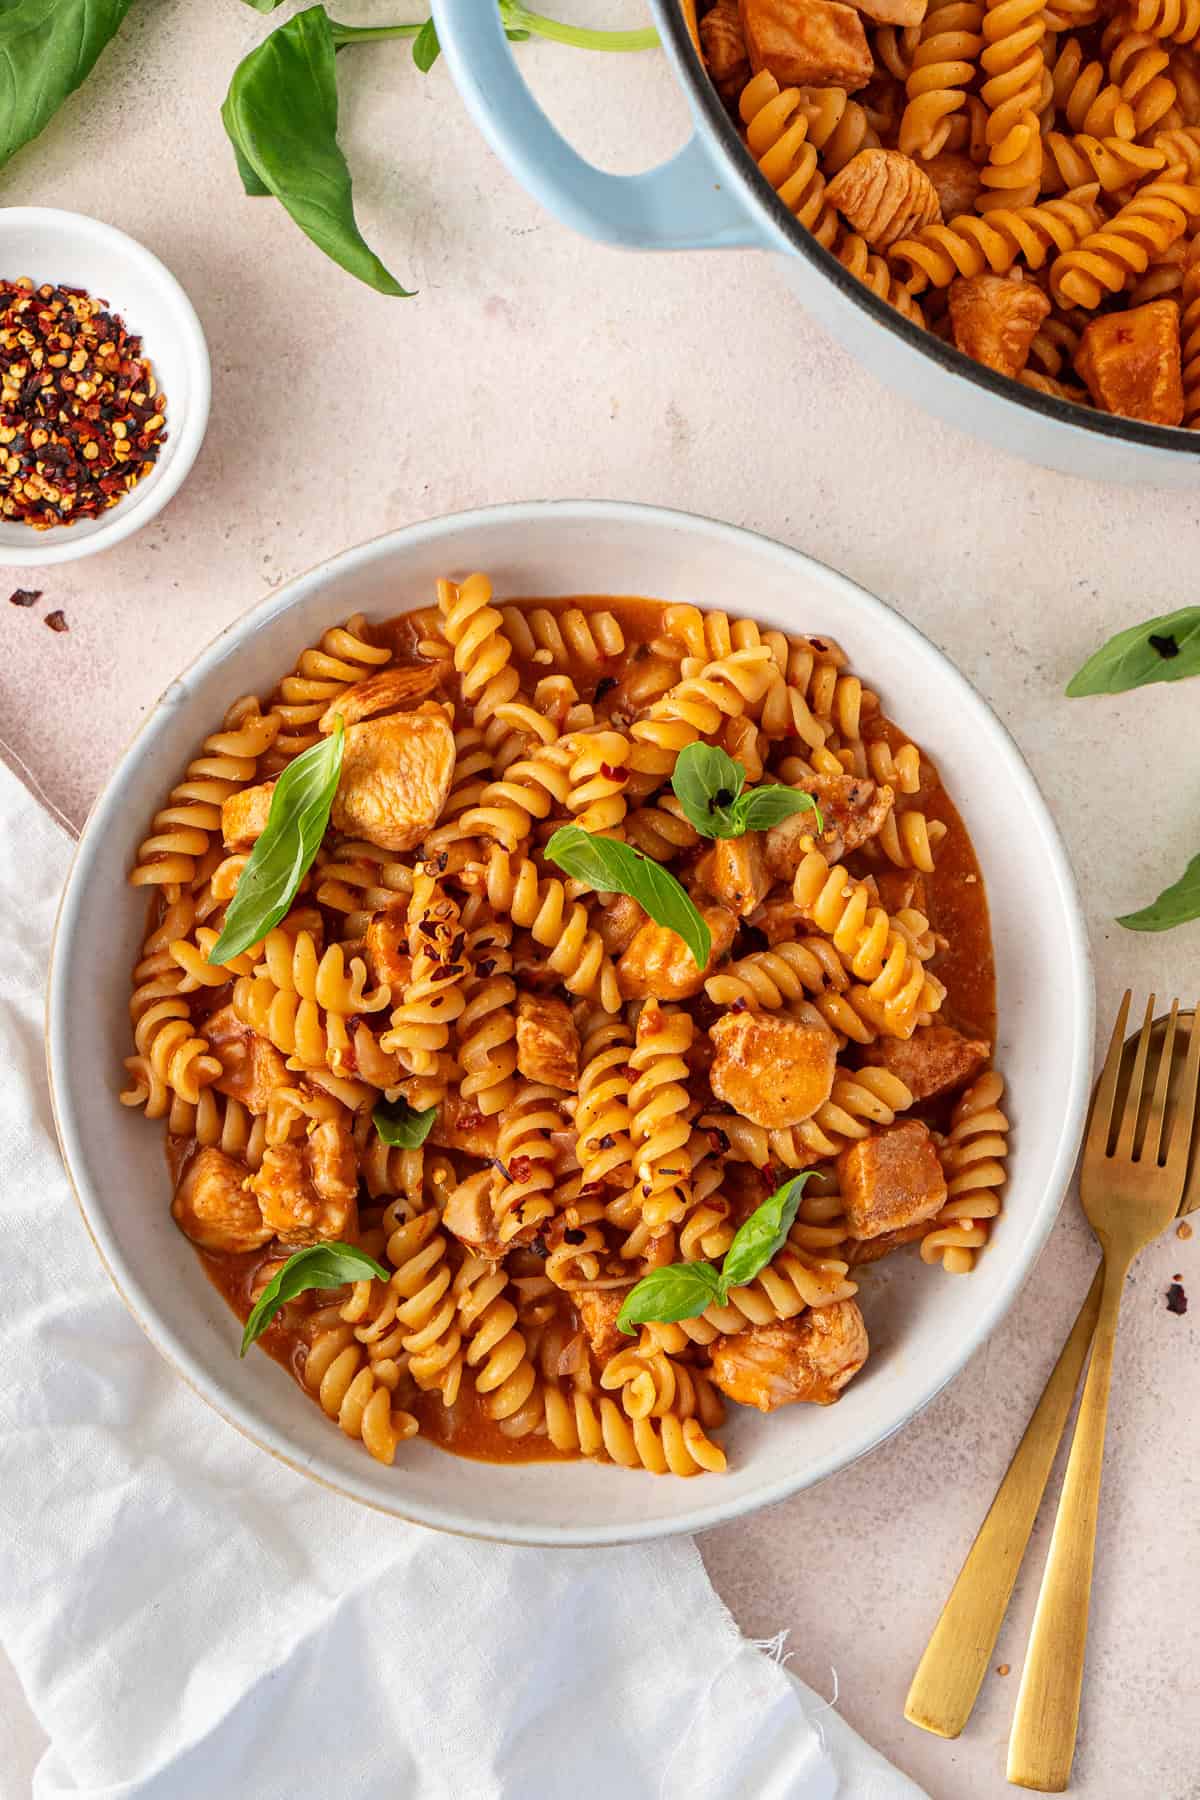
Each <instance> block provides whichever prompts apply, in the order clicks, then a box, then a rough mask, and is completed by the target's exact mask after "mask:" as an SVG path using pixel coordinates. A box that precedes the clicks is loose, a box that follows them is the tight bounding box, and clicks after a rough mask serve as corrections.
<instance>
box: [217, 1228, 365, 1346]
mask: <svg viewBox="0 0 1200 1800" xmlns="http://www.w3.org/2000/svg"><path fill="white" fill-rule="evenodd" d="M372 1275H374V1276H376V1277H377V1278H378V1279H379V1280H380V1281H389V1280H390V1279H391V1277H390V1276H389V1274H388V1272H387V1270H386V1269H385V1268H382V1267H381V1266H380V1264H379V1263H377V1262H376V1261H375V1258H374V1257H373V1256H368V1255H367V1253H366V1251H365V1250H357V1249H355V1247H354V1245H353V1244H336V1243H335V1244H309V1245H308V1247H307V1248H306V1249H304V1250H296V1251H294V1252H293V1254H292V1255H291V1256H289V1257H288V1259H287V1261H286V1262H285V1263H284V1265H283V1267H282V1269H280V1271H279V1273H278V1275H276V1276H274V1277H273V1278H272V1279H271V1280H270V1281H268V1283H267V1285H266V1287H265V1288H264V1289H263V1291H262V1293H261V1294H260V1295H259V1296H258V1299H257V1300H256V1301H255V1302H254V1310H253V1311H252V1312H251V1314H250V1317H249V1318H248V1319H247V1320H246V1329H245V1331H243V1333H242V1347H241V1349H240V1350H239V1352H238V1355H239V1356H245V1354H246V1352H247V1350H248V1349H249V1348H250V1346H251V1344H252V1343H253V1342H254V1341H255V1339H256V1338H260V1337H261V1336H262V1334H263V1332H264V1331H265V1330H266V1329H267V1326H268V1325H269V1324H270V1323H271V1320H272V1319H273V1318H274V1317H275V1314H276V1313H277V1312H278V1311H279V1309H280V1307H281V1306H283V1305H284V1304H285V1302H286V1301H288V1300H294V1299H295V1298H296V1296H297V1294H304V1293H307V1292H308V1290H309V1289H310V1288H333V1287H344V1286H345V1284H346V1282H348V1281H365V1280H366V1279H367V1278H368V1277H369V1276H372Z"/></svg>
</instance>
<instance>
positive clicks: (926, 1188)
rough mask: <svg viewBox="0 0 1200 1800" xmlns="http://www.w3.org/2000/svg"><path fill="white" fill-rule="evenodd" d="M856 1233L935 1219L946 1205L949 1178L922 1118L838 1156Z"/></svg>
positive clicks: (878, 1133)
mask: <svg viewBox="0 0 1200 1800" xmlns="http://www.w3.org/2000/svg"><path fill="white" fill-rule="evenodd" d="M838 1175H839V1177H840V1179H841V1186H842V1205H843V1207H844V1209H845V1213H846V1223H847V1224H848V1225H849V1227H850V1235H851V1237H856V1238H874V1237H880V1236H882V1234H883V1233H884V1232H888V1231H901V1230H903V1229H904V1228H905V1227H906V1226H909V1225H916V1224H918V1223H920V1221H921V1220H923V1219H932V1217H933V1215H934V1214H935V1213H937V1212H940V1211H941V1209H942V1207H943V1206H944V1205H945V1204H946V1177H945V1175H944V1174H943V1172H942V1165H941V1163H940V1162H939V1160H938V1153H937V1150H936V1148H935V1146H934V1142H933V1137H932V1134H931V1133H930V1131H929V1128H928V1126H926V1125H922V1124H921V1123H920V1121H919V1120H917V1119H909V1120H906V1122H905V1123H904V1124H903V1125H889V1126H888V1127H887V1128H886V1129H885V1130H883V1131H873V1132H872V1133H871V1134H870V1136H869V1137H865V1138H860V1139H859V1141H858V1142H857V1143H856V1144H851V1145H850V1147H849V1149H847V1150H843V1151H842V1154H841V1155H840V1156H839V1157H838Z"/></svg>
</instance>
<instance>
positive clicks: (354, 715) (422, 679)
mask: <svg viewBox="0 0 1200 1800" xmlns="http://www.w3.org/2000/svg"><path fill="white" fill-rule="evenodd" d="M449 672H450V664H449V663H444V662H440V663H427V664H426V665H425V667H424V668H409V669H381V670H380V671H379V674H378V675H369V676H368V677H367V679H366V680H365V681H359V682H356V683H355V685H354V686H353V687H351V688H347V689H346V691H345V692H344V693H342V694H339V695H338V697H337V699H336V700H334V701H332V702H331V703H330V705H329V706H327V707H326V708H325V711H324V712H323V713H322V714H321V721H320V725H321V730H322V731H332V730H333V721H334V720H335V719H336V717H337V715H338V714H339V713H341V715H342V718H343V719H344V720H345V722H346V724H347V725H356V724H358V723H359V721H360V720H362V719H373V718H374V717H375V716H376V714H377V713H384V712H393V711H394V710H395V709H396V708H397V707H400V706H408V705H410V704H411V703H412V702H413V701H414V700H424V698H425V697H426V695H427V694H432V692H433V690H434V688H435V687H436V686H437V684H438V682H439V681H441V680H442V678H443V676H445V675H447V674H448V673H449Z"/></svg>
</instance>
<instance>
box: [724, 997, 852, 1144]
mask: <svg viewBox="0 0 1200 1800" xmlns="http://www.w3.org/2000/svg"><path fill="white" fill-rule="evenodd" d="M709 1036H710V1038H711V1039H712V1041H713V1043H714V1044H715V1045H716V1046H717V1056H716V1061H715V1062H714V1063H713V1066H712V1069H711V1071H710V1073H709V1082H710V1084H711V1086H712V1091H713V1093H714V1094H715V1095H716V1096H717V1098H718V1100H724V1101H725V1102H726V1103H727V1104H728V1105H730V1106H732V1107H733V1109H734V1111H735V1112H739V1113H740V1114H741V1115H742V1117H743V1118H745V1119H751V1120H753V1122H754V1123H755V1124H756V1125H764V1126H766V1127H767V1128H768V1129H769V1130H776V1129H779V1128H782V1127H784V1126H787V1125H799V1124H800V1123H801V1122H802V1121H803V1120H804V1119H810V1118H811V1117H812V1115H813V1113H815V1112H816V1110H817V1108H818V1107H819V1106H823V1105H824V1103H825V1101H826V1100H828V1098H829V1096H830V1094H831V1092H832V1091H833V1076H834V1068H835V1066H836V1063H837V1039H836V1038H835V1037H834V1035H833V1033H832V1031H830V1030H829V1029H828V1027H827V1026H826V1025H824V1024H823V1023H822V1024H817V1023H813V1024H808V1023H806V1022H804V1021H802V1020H800V1019H793V1018H789V1017H787V1016H786V1015H784V1014H779V1013H753V1012H727V1013H724V1014H723V1015H722V1017H721V1018H719V1019H718V1020H717V1022H716V1024H715V1025H713V1026H712V1028H711V1029H710V1031H709Z"/></svg>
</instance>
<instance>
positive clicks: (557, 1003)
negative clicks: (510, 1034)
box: [517, 994, 579, 1093]
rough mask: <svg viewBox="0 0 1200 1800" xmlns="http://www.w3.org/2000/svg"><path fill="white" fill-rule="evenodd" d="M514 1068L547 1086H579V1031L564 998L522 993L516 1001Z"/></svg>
mask: <svg viewBox="0 0 1200 1800" xmlns="http://www.w3.org/2000/svg"><path fill="white" fill-rule="evenodd" d="M517 1068H518V1069H519V1070H520V1072H521V1074H522V1075H524V1076H526V1077H527V1078H528V1079H529V1080H530V1081H544V1082H545V1083H546V1085H547V1087H555V1088H566V1089H567V1091H568V1092H570V1093H574V1092H575V1090H576V1088H577V1087H578V1086H579V1033H578V1032H577V1031H576V1029H575V1021H574V1020H573V1019H572V1017H571V1009H570V1007H569V1006H568V1005H567V1003H566V1001H565V1000H558V999H555V998H554V997H552V996H549V997H548V996H545V995H542V994H522V995H521V996H520V997H519V998H518V1000H517Z"/></svg>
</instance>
